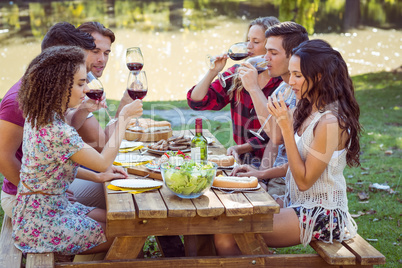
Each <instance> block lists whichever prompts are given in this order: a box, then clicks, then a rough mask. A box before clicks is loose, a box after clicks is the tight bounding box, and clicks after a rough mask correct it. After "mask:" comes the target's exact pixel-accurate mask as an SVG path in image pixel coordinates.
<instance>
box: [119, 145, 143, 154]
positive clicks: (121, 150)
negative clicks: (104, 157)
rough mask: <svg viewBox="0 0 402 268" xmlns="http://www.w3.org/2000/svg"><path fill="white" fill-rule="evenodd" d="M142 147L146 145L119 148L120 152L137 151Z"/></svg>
mask: <svg viewBox="0 0 402 268" xmlns="http://www.w3.org/2000/svg"><path fill="white" fill-rule="evenodd" d="M142 148H144V145H140V146H135V147H131V148H124V149H119V153H128V152H133V151H136V150H140V149H142Z"/></svg>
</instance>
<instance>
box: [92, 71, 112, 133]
mask: <svg viewBox="0 0 402 268" xmlns="http://www.w3.org/2000/svg"><path fill="white" fill-rule="evenodd" d="M87 86H88V88H89V92H87V93H86V94H87V96H88V98H90V99H92V100H95V101H101V99H102V96H103V85H102V83H101V81H99V79H98V78H96V76H95V75H93V73H92V72H88V74H87ZM105 111H106V113H107V115H108V117H109V122H108V124H107V125H110V124H113V123H114V122H116V121H117V119H116V118H112V117H111V116H110V114H109V112H108V110H107V109H105Z"/></svg>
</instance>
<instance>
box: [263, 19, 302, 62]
mask: <svg viewBox="0 0 402 268" xmlns="http://www.w3.org/2000/svg"><path fill="white" fill-rule="evenodd" d="M271 36H277V37H281V38H282V47H283V48H284V49H285V51H286V57H290V55H291V53H292V49H293V48H295V47H297V46H298V45H300V44H301V43H303V42H304V41H307V40H308V33H307V31H306V28H304V27H303V26H301V25H300V24H297V23H296V22H293V21H285V22H281V23H279V24H276V25H273V26H271V27H269V28H268V30H266V31H265V37H266V38H268V37H271Z"/></svg>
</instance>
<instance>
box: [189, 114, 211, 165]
mask: <svg viewBox="0 0 402 268" xmlns="http://www.w3.org/2000/svg"><path fill="white" fill-rule="evenodd" d="M207 145H208V143H207V140H206V139H205V137H204V136H203V135H202V119H201V118H197V119H195V136H194V138H193V139H192V140H191V159H192V160H193V161H195V162H196V163H201V161H206V160H207V156H208V146H207Z"/></svg>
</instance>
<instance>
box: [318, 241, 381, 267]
mask: <svg viewBox="0 0 402 268" xmlns="http://www.w3.org/2000/svg"><path fill="white" fill-rule="evenodd" d="M310 246H311V247H312V248H313V249H314V250H315V251H317V253H318V254H319V255H320V256H321V258H323V259H324V260H325V261H326V262H327V263H328V264H332V265H362V266H364V265H367V266H372V265H380V264H385V256H384V255H383V254H381V253H380V252H379V251H378V250H377V249H375V248H374V247H373V246H372V245H370V243H368V242H367V241H366V240H364V239H363V238H362V237H361V236H360V235H356V236H355V237H354V238H353V239H350V240H347V241H343V242H342V243H338V242H334V243H333V244H328V243H324V242H321V241H312V242H311V243H310Z"/></svg>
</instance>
